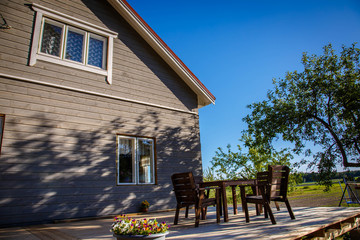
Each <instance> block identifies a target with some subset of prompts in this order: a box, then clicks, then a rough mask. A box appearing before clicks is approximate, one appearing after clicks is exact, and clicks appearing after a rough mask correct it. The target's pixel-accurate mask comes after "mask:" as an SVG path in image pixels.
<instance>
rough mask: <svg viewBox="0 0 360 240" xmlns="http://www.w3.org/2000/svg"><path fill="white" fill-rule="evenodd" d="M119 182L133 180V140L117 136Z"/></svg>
mask: <svg viewBox="0 0 360 240" xmlns="http://www.w3.org/2000/svg"><path fill="white" fill-rule="evenodd" d="M118 151H119V163H118V168H119V173H118V175H119V176H118V177H119V183H133V182H134V171H133V170H134V162H135V161H134V158H135V156H134V140H133V139H124V138H119V149H118Z"/></svg>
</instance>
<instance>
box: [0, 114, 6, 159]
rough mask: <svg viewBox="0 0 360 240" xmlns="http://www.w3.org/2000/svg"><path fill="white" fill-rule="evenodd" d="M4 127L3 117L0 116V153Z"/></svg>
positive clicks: (2, 115)
mask: <svg viewBox="0 0 360 240" xmlns="http://www.w3.org/2000/svg"><path fill="white" fill-rule="evenodd" d="M4 125H5V115H4V114H0V153H1V145H2V139H3V133H4Z"/></svg>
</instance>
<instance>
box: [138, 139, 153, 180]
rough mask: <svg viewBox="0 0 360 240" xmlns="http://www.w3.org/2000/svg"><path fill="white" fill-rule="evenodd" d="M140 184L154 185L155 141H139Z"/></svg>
mask: <svg viewBox="0 0 360 240" xmlns="http://www.w3.org/2000/svg"><path fill="white" fill-rule="evenodd" d="M138 154H139V156H138V157H139V183H153V182H154V181H153V162H154V159H153V141H152V140H149V139H139V141H138Z"/></svg>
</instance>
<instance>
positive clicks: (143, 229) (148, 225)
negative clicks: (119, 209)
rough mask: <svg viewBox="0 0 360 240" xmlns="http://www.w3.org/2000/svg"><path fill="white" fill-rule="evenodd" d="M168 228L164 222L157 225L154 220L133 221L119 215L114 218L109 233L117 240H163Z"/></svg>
mask: <svg viewBox="0 0 360 240" xmlns="http://www.w3.org/2000/svg"><path fill="white" fill-rule="evenodd" d="M169 227H170V226H168V225H166V223H165V222H162V223H158V222H157V220H156V219H153V220H148V219H142V220H135V219H132V218H129V217H127V216H126V215H120V216H118V217H115V219H114V223H113V224H112V226H111V229H110V231H111V232H113V236H114V237H116V239H117V240H125V239H131V240H134V239H136V238H144V239H154V240H155V239H156V240H165V236H166V235H167V234H168V233H169V232H168V229H169Z"/></svg>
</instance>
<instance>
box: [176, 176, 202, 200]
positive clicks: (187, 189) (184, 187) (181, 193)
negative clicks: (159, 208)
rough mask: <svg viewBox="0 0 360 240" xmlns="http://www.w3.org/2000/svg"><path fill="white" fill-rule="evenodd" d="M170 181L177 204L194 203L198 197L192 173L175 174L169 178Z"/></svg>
mask: <svg viewBox="0 0 360 240" xmlns="http://www.w3.org/2000/svg"><path fill="white" fill-rule="evenodd" d="M171 180H172V183H173V187H174V192H175V196H176V201H177V203H178V204H180V205H190V204H195V203H196V201H197V197H198V196H197V191H196V184H195V179H194V176H193V174H192V172H186V173H175V174H173V175H172V176H171Z"/></svg>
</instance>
